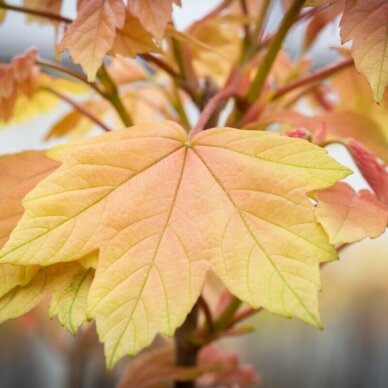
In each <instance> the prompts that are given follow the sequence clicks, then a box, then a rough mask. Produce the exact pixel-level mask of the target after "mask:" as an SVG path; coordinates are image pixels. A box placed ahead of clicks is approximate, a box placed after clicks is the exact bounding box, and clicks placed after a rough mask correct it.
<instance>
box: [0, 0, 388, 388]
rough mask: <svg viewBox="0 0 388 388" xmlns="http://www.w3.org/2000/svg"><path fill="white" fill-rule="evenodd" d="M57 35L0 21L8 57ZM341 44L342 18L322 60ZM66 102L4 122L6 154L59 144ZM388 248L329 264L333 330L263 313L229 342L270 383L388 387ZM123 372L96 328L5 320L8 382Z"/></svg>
mask: <svg viewBox="0 0 388 388" xmlns="http://www.w3.org/2000/svg"><path fill="white" fill-rule="evenodd" d="M257 1H261V0H257ZM9 2H10V3H12V4H20V2H18V1H11V0H10V1H9ZM218 2H219V0H183V1H182V3H183V7H182V9H177V8H176V9H175V11H174V21H175V23H176V25H177V26H178V27H179V28H182V29H183V28H185V27H186V26H188V25H189V24H190V23H191V22H193V21H194V20H196V19H197V18H200V17H201V15H203V14H205V13H206V12H208V11H209V10H210V9H212V8H213V7H214V6H216V5H217V4H218ZM74 12H75V2H74V1H73V0H64V14H65V15H66V16H69V17H73V16H74ZM280 18H281V7H280V4H275V5H274V7H273V9H272V11H271V16H270V18H269V20H268V23H267V29H268V30H272V29H274V28H275V27H276V26H277V23H278V22H279V20H280ZM303 33H304V26H303V25H302V26H299V27H298V28H297V29H296V31H294V32H293V33H292V34H291V35H290V36H289V37H288V39H287V41H286V44H285V47H286V50H287V52H288V53H289V54H290V56H291V57H295V56H296V55H298V52H299V50H300V42H301V38H302V36H303ZM54 34H55V31H54V28H53V27H52V26H50V25H38V24H35V23H30V22H26V20H25V17H24V15H21V14H17V13H14V12H8V14H7V17H6V19H5V21H4V22H3V24H1V25H0V61H8V60H9V59H10V58H11V57H12V56H14V55H16V54H19V53H21V52H24V51H25V50H26V49H27V48H29V47H31V46H34V47H37V48H38V49H39V53H40V55H41V56H42V57H44V58H53V56H54V50H53V44H54V36H55V35H54ZM338 44H339V34H338V23H337V24H336V23H333V24H331V25H329V26H328V27H327V28H326V29H325V30H324V31H323V33H322V34H321V35H320V38H319V39H318V41H317V42H316V44H315V45H314V47H313V49H312V50H311V52H310V55H311V60H312V63H313V67H315V68H319V67H322V66H325V65H327V64H329V63H331V62H333V61H335V59H336V55H337V54H336V51H335V50H333V49H332V48H330V47H334V46H337V45H338ZM64 60H65V61H66V60H68V59H66V58H64ZM67 109H68V107H66V106H65V105H59V106H58V107H57V109H55V110H54V111H50V112H49V113H45V114H44V115H42V116H40V117H37V118H35V119H33V120H32V121H29V122H28V123H21V124H14V125H11V126H4V125H1V126H0V154H6V153H11V152H17V151H21V150H26V149H41V148H44V147H47V146H48V145H53V144H54V142H52V143H49V144H47V143H45V144H44V143H43V141H42V139H43V137H44V134H45V133H46V132H47V130H48V128H50V126H51V125H52V124H53V123H54V122H55V121H56V120H57V119H58V117H60V116H61V115H62V114H63V113H64V112H66V111H67ZM330 152H331V153H332V154H333V155H334V156H335V157H336V158H337V159H338V160H340V161H341V162H342V163H344V164H345V165H348V166H349V167H351V168H352V167H353V164H352V162H351V160H350V158H349V157H348V156H347V155H346V153H345V152H344V150H342V149H341V148H340V147H331V148H330ZM349 180H350V182H351V183H352V185H353V186H354V187H356V188H358V189H359V188H364V187H367V184H366V183H365V181H364V180H363V179H362V178H361V177H360V175H359V174H354V175H353V176H352V177H350V178H349ZM387 247H388V236H387V235H384V236H382V237H380V238H378V239H375V240H366V241H363V242H361V243H358V244H354V245H353V246H351V247H349V248H346V249H345V250H344V251H343V252H342V253H341V258H340V260H339V261H338V262H334V263H330V264H329V265H326V266H325V267H324V268H323V269H322V285H323V290H322V292H321V297H320V300H321V311H322V319H323V322H324V325H325V329H324V331H322V332H321V331H318V330H317V329H314V328H312V327H309V326H307V325H305V324H303V323H301V322H299V321H296V320H286V319H284V318H281V317H276V316H272V315H271V314H268V313H266V312H260V313H259V314H257V316H255V317H254V318H252V319H251V320H250V322H249V323H250V324H252V325H253V326H254V327H255V328H256V329H257V330H256V332H254V333H252V334H249V335H246V336H244V337H240V338H238V339H233V340H224V341H223V342H222V346H223V347H225V348H226V349H228V350H231V351H236V352H238V354H239V356H240V358H241V360H242V361H244V362H250V363H252V364H253V365H254V366H255V367H256V369H257V371H258V372H259V373H260V374H261V376H262V384H261V386H262V387H265V388H294V387H295V388H327V387H330V388H347V387H349V388H358V387H359V388H385V387H388V252H387V251H388V250H387ZM80 349H81V351H80ZM119 371H120V367H119V368H118V370H116V372H115V373H111V374H106V373H105V371H104V360H103V355H102V346H100V345H98V344H96V341H95V337H94V333H93V329H92V328H91V329H90V328H87V329H85V330H84V331H83V332H82V335H81V336H80V338H76V339H74V338H72V337H71V336H70V335H69V334H68V333H67V332H66V331H65V330H64V329H62V328H61V327H60V326H59V324H58V322H57V321H56V320H54V321H50V320H48V318H46V312H45V310H44V308H43V309H39V310H37V311H34V312H33V313H31V314H29V315H27V316H26V317H24V318H22V319H18V320H16V321H13V322H9V323H6V324H2V325H1V326H0V388H24V387H28V388H62V387H63V388H64V387H74V388H75V387H80V386H82V387H101V388H103V387H113V386H114V384H115V381H116V379H117V376H118V374H119ZM80 381H81V382H82V385H79V384H80Z"/></svg>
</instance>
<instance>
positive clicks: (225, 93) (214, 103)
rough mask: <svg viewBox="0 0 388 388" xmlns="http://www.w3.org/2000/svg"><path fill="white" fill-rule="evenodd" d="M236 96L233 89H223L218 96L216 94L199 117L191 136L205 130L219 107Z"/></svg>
mask: <svg viewBox="0 0 388 388" xmlns="http://www.w3.org/2000/svg"><path fill="white" fill-rule="evenodd" d="M235 95H236V90H235V89H234V88H232V87H228V88H225V89H222V90H220V91H219V92H218V93H217V94H215V95H214V96H213V97H212V98H211V99H210V100H209V102H208V104H207V105H206V107H205V109H204V110H203V111H202V113H201V116H200V117H199V120H198V122H197V124H196V125H195V127H194V128H193V129H192V130H191V132H190V134H189V136H190V137H192V136H194V135H195V134H196V133H198V132H200V131H202V130H203V129H205V126H206V124H207V122H208V121H209V119H210V117H211V116H212V114H213V113H214V111H215V110H216V109H217V108H218V107H219V105H220V104H221V103H223V102H224V101H225V100H227V99H228V98H230V97H233V96H235Z"/></svg>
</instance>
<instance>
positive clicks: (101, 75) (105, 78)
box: [97, 65, 133, 127]
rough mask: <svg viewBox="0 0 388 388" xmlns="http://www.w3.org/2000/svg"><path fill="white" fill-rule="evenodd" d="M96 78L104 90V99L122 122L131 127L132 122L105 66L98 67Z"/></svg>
mask: <svg viewBox="0 0 388 388" xmlns="http://www.w3.org/2000/svg"><path fill="white" fill-rule="evenodd" d="M97 77H98V79H99V80H100V82H101V84H102V85H103V86H104V88H105V98H106V99H107V100H108V101H109V102H110V103H111V104H112V106H113V107H114V108H115V109H116V112H117V114H118V115H119V116H120V118H121V120H122V122H123V123H124V124H125V125H126V126H127V127H131V126H133V120H132V118H131V116H130V114H129V113H128V112H127V110H126V108H125V106H124V105H123V103H122V101H121V98H120V95H119V91H118V88H117V85H116V84H115V82H114V81H113V79H112V77H111V76H110V74H109V73H108V71H107V69H106V67H105V65H102V66H101V67H100V69H99V70H98V72H97Z"/></svg>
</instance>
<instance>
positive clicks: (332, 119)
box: [249, 111, 388, 161]
mask: <svg viewBox="0 0 388 388" xmlns="http://www.w3.org/2000/svg"><path fill="white" fill-rule="evenodd" d="M273 122H283V123H289V124H292V125H293V126H298V127H304V128H307V129H309V130H311V131H312V132H315V133H317V132H318V131H324V132H325V133H326V136H325V137H324V141H344V140H346V139H354V140H357V141H359V142H361V143H363V144H365V145H366V146H367V147H368V148H370V149H371V150H372V151H373V152H374V153H375V154H376V155H378V156H379V157H381V158H382V159H383V160H385V161H388V140H387V139H386V137H385V135H384V133H383V131H382V130H381V128H380V126H379V125H378V123H376V122H375V121H373V120H372V119H370V118H368V117H367V116H363V115H360V114H358V113H354V112H346V111H343V112H342V111H340V112H336V111H331V112H327V113H323V114H320V115H316V116H304V115H302V114H300V113H297V112H291V111H283V112H279V113H271V112H269V113H267V115H266V116H264V117H262V118H261V119H260V120H259V121H257V122H256V123H252V124H249V128H256V127H257V126H259V125H263V124H269V123H273Z"/></svg>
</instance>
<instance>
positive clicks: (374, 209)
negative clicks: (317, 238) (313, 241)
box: [316, 182, 388, 244]
mask: <svg viewBox="0 0 388 388" xmlns="http://www.w3.org/2000/svg"><path fill="white" fill-rule="evenodd" d="M317 199H318V201H319V203H318V207H317V208H316V216H317V220H318V221H319V222H320V223H321V224H322V226H323V228H324V229H325V231H326V232H327V234H328V235H329V238H330V242H331V243H332V244H337V243H352V242H356V241H360V240H362V239H364V238H366V237H371V238H376V237H378V236H380V235H381V234H382V233H383V232H384V230H385V228H386V226H387V221H388V211H387V209H386V208H385V207H384V206H383V205H382V204H381V202H379V200H378V199H377V198H376V196H375V195H374V194H372V193H371V192H370V191H368V190H361V191H360V192H358V193H356V192H355V191H354V189H353V188H352V187H351V186H349V185H348V184H347V183H343V182H338V183H337V184H336V185H335V186H334V187H331V188H329V189H325V190H322V191H319V192H317Z"/></svg>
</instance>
